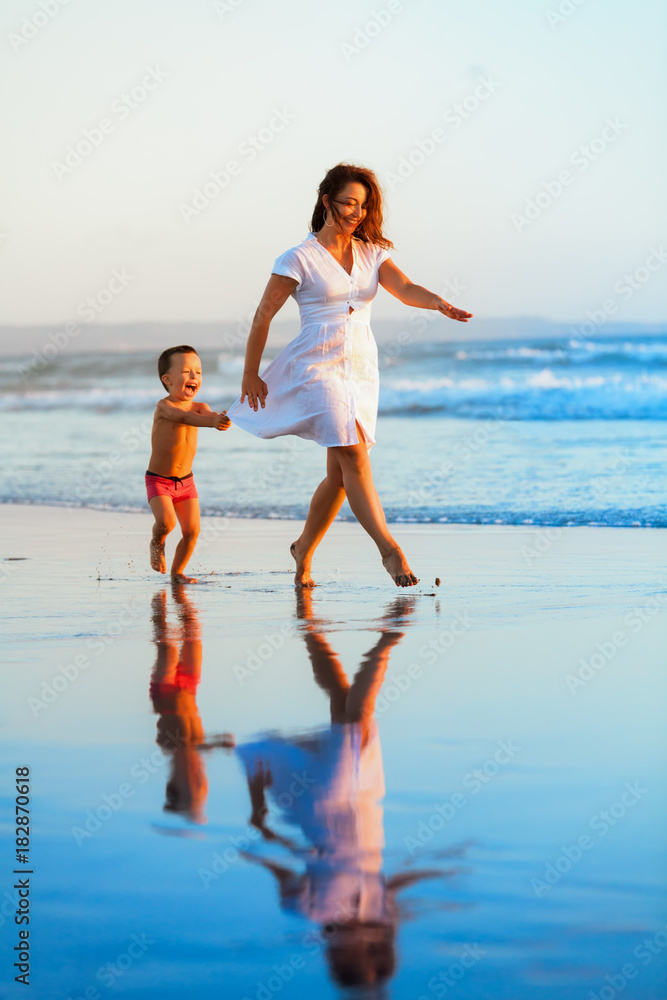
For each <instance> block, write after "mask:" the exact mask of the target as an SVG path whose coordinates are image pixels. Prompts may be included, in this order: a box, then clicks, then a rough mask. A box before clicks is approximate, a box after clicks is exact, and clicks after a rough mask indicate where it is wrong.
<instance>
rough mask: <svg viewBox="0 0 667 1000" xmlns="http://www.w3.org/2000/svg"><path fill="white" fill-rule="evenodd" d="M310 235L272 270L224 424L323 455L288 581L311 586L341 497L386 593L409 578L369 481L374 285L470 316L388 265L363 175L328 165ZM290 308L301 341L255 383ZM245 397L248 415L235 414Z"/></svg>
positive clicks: (368, 178) (371, 182)
mask: <svg viewBox="0 0 667 1000" xmlns="http://www.w3.org/2000/svg"><path fill="white" fill-rule="evenodd" d="M310 228H311V232H310V234H309V235H308V236H307V237H306V239H305V240H304V241H303V243H301V244H299V246H297V247H293V248H292V249H291V250H288V251H287V252H286V253H284V254H282V256H280V257H279V258H278V259H277V261H276V262H275V264H274V266H273V271H272V274H271V277H270V279H269V283H268V285H267V286H266V289H265V291H264V295H263V296H262V300H261V302H260V304H259V306H258V308H257V312H256V314H255V317H254V319H253V323H252V327H251V329H250V334H249V335H248V344H247V347H246V356H245V367H244V373H243V382H242V385H241V397H240V399H239V400H238V401H237V402H236V403H235V404H234V405H233V406H232V407H231V409H230V410H229V412H228V416H229V417H231V419H232V420H233V421H234V422H235V423H237V424H239V425H240V426H241V427H243V428H245V430H248V431H251V433H253V434H256V435H257V436H258V437H263V438H271V437H278V436H280V435H282V434H296V435H298V436H299V437H303V438H308V439H310V440H313V441H317V442H318V444H321V445H322V446H323V447H325V448H326V449H327V471H326V477H325V479H323V480H322V482H321V483H320V485H319V486H318V487H317V489H316V490H315V493H314V495H313V499H312V500H311V503H310V509H309V511H308V517H307V518H306V523H305V525H304V529H303V531H302V533H301V535H300V537H299V538H298V539H297V540H296V541H295V542H293V543H292V545H291V549H290V551H291V553H292V556H293V557H294V560H295V562H296V575H295V577H294V582H295V584H296V585H297V586H301V587H313V586H314V585H315V582H314V580H313V578H312V576H311V573H310V570H311V562H312V558H313V553H314V552H315V549H316V548H317V546H318V545H319V543H320V542H321V541H322V538H323V537H324V535H325V534H326V532H327V530H328V528H329V526H330V525H331V523H332V521H333V520H334V518H335V517H336V514H337V513H338V511H339V510H340V508H341V505H342V503H343V500H344V499H345V497H346V496H347V499H348V502H349V504H350V507H351V509H352V512H353V514H354V515H355V517H356V518H357V520H358V521H359V523H360V524H361V526H362V527H363V528H365V530H366V531H367V532H368V534H369V535H370V536H371V538H372V539H373V541H374V542H375V544H376V545H377V547H378V549H379V550H380V555H381V557H382V563H383V565H384V567H385V569H386V570H387V572H388V573H389V575H390V576H391V577H392V579H393V580H394V582H395V583H396V586H397V587H412V586H414V585H415V584H416V583H418V582H419V581H418V580H417V577H416V576H415V575H414V573H413V572H412V570H411V569H410V566H409V565H408V562H407V560H406V558H405V556H404V555H403V552H402V551H401V549H400V547H399V545H398V543H397V542H396V541H395V539H394V538H393V537H392V536H391V535H390V533H389V530H388V528H387V522H386V520H385V516H384V511H383V510H382V504H381V503H380V498H379V497H378V495H377V492H376V490H375V486H374V484H373V476H372V472H371V464H370V457H369V454H368V452H369V449H370V448H371V446H372V445H374V444H375V423H376V419H377V404H378V381H379V379H378V365H377V346H376V344H375V340H374V339H373V334H372V333H371V329H370V325H369V323H370V308H371V302H372V300H373V299H374V297H375V294H376V292H377V287H378V282H379V283H380V284H381V285H382V287H383V288H386V290H387V291H388V292H390V293H391V294H392V295H395V296H396V298H397V299H400V301H401V302H404V303H405V304H406V305H408V306H416V307H417V308H421V309H437V310H438V311H439V312H441V313H443V314H444V315H445V316H449V317H450V319H456V320H459V321H461V322H464V323H466V322H467V321H468V320H469V319H470V317H471V315H472V314H471V313H468V312H465V311H464V310H463V309H456V308H455V307H454V306H452V305H450V304H449V303H448V302H445V300H444V299H442V298H441V297H440V296H439V295H436V294H435V293H434V292H429V291H428V290H427V289H426V288H422V287H421V286H420V285H414V284H413V283H412V282H411V281H409V280H408V278H406V276H405V275H404V274H403V273H402V272H401V271H399V269H398V268H397V267H396V265H395V264H394V263H393V261H392V260H391V257H390V255H389V248H391V247H392V246H393V244H392V243H391V242H390V241H389V240H388V239H387V238H386V237H385V236H384V235H383V232H382V193H381V191H380V186H379V184H378V182H377V179H376V177H375V174H374V173H373V172H372V171H371V170H367V169H366V168H364V167H357V166H353V165H350V164H347V163H339V164H338V165H337V166H336V167H333V168H332V169H331V170H330V171H329V172H328V173H327V175H326V177H325V178H324V180H323V181H322V183H321V184H320V188H319V194H318V199H317V204H316V205H315V210H314V212H313V218H312V221H311V226H310ZM290 295H293V296H294V298H295V299H296V301H297V303H298V305H299V313H300V316H301V332H300V333H299V335H298V337H296V339H295V340H293V341H292V342H291V343H290V344H288V345H287V347H286V348H285V349H284V350H283V351H281V352H280V354H278V356H277V357H276V358H274V360H273V361H272V362H271V363H270V364H269V366H268V367H267V369H266V370H265V371H264V372H263V376H264V377H263V378H260V375H259V366H260V363H261V359H262V353H263V351H264V347H265V345H266V340H267V337H268V333H269V325H270V323H271V320H272V319H273V317H274V316H275V315H276V313H277V312H278V310H279V309H281V308H282V307H283V305H284V304H285V302H286V301H287V299H288V297H289V296H290ZM246 398H247V400H248V406H249V409H245V408H244V409H243V410H242V409H241V407H242V405H243V403H244V401H245V400H246Z"/></svg>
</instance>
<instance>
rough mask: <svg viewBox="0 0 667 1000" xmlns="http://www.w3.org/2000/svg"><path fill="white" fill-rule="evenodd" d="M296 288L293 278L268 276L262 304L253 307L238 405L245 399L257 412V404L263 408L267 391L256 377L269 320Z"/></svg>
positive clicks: (257, 376) (264, 385) (276, 275)
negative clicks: (255, 307)
mask: <svg viewBox="0 0 667 1000" xmlns="http://www.w3.org/2000/svg"><path fill="white" fill-rule="evenodd" d="M296 286H297V282H296V281H295V279H294V278H285V277H283V276H282V275H281V274H272V275H271V277H270V278H269V281H268V284H267V286H266V288H265V289H264V294H263V295H262V301H261V302H260V303H259V305H258V306H257V311H256V313H255V315H254V318H253V321H252V326H251V327H250V333H249V334H248V343H247V344H246V349H245V365H244V366H243V381H242V383H241V402H243V401H244V400H245V398H246V396H247V397H248V405H249V406H251V407H252V409H253V410H255V411H256V410H257V407H258V405H261V407H262V409H263V408H264V400H265V399H266V396H267V393H268V389H267V386H266V382H264V381H263V380H262V379H261V378H260V377H259V366H260V364H261V362H262V354H263V353H264V348H265V347H266V338H267V337H268V335H269V326H270V325H271V320H272V319H273V317H274V316H275V315H276V313H277V312H278V310H280V309H282V307H283V306H284V305H285V303H286V302H287V300H288V298H289V297H290V295H291V294H292V292H293V291H294V289H295V288H296Z"/></svg>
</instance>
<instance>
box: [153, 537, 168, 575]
mask: <svg viewBox="0 0 667 1000" xmlns="http://www.w3.org/2000/svg"><path fill="white" fill-rule="evenodd" d="M150 553H151V569H154V570H155V572H156V573H166V572H167V563H166V560H165V558H164V541H162V542H156V541H155V539H154V538H151V546H150Z"/></svg>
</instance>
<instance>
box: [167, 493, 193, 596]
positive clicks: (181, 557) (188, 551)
mask: <svg viewBox="0 0 667 1000" xmlns="http://www.w3.org/2000/svg"><path fill="white" fill-rule="evenodd" d="M174 511H175V512H176V517H177V518H178V523H179V524H180V526H181V531H182V532H183V537H182V538H181V540H180V542H179V543H178V545H177V546H176V551H175V552H174V561H173V563H172V564H171V579H172V580H173V582H174V583H196V582H197V579H196V577H194V576H186V575H185V572H184V570H185V567H186V566H187V564H188V562H189V560H190V556H191V555H192V553H193V552H194V550H195V545H196V544H197V539H198V538H199V500H197V499H194V500H181V502H180V503H176V504H174Z"/></svg>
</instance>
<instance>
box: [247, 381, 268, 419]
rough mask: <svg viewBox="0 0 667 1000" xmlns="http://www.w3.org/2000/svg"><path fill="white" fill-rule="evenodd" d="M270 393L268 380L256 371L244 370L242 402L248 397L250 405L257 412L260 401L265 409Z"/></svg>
mask: <svg viewBox="0 0 667 1000" xmlns="http://www.w3.org/2000/svg"><path fill="white" fill-rule="evenodd" d="M268 394H269V388H268V386H267V384H266V382H264V381H263V379H261V378H260V377H259V375H257V374H256V372H244V373H243V381H242V382H241V402H242V403H243V402H244V400H245V398H246V396H247V397H248V406H250V407H252V409H253V410H254V411H255V413H256V412H257V404H258V403H260V404H261V407H262V409H264V400H265V399H266V397H267V396H268Z"/></svg>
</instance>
